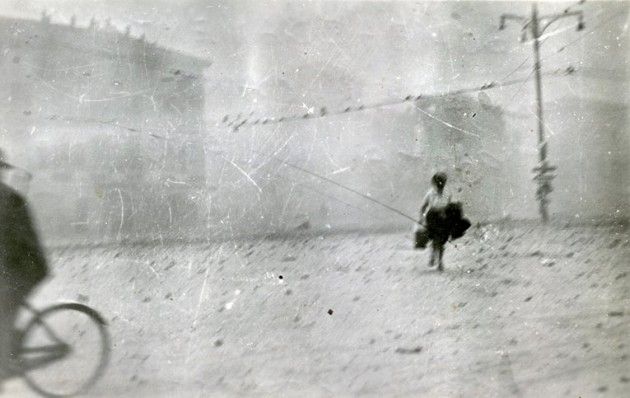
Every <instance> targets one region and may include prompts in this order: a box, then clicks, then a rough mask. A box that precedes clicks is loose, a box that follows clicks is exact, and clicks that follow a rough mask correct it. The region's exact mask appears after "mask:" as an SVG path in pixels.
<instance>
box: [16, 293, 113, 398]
mask: <svg viewBox="0 0 630 398" xmlns="http://www.w3.org/2000/svg"><path fill="white" fill-rule="evenodd" d="M61 311H77V312H80V313H82V314H83V315H85V316H87V317H88V318H89V319H90V320H91V321H92V323H93V324H94V325H95V326H96V328H97V330H98V332H99V335H100V350H99V351H100V352H99V354H100V359H99V362H98V365H97V367H96V368H95V370H94V372H93V374H92V375H91V376H90V377H89V378H87V380H86V381H85V382H84V383H82V384H81V386H80V387H79V388H77V389H76V390H75V391H72V392H69V393H54V392H50V391H47V389H46V387H45V386H42V385H40V384H39V383H38V382H37V380H35V379H34V378H33V377H32V375H30V370H28V369H26V370H25V371H24V372H23V373H22V377H23V378H24V380H25V382H26V384H27V385H28V386H29V387H30V388H31V389H32V390H33V391H35V392H36V393H38V394H40V395H42V396H44V397H49V398H61V397H71V396H76V395H79V394H82V393H85V392H86V391H87V390H89V389H90V388H91V387H92V386H94V384H95V383H96V382H97V381H98V380H99V379H100V378H101V376H103V373H104V372H105V369H106V367H107V365H108V363H109V357H110V350H111V344H110V337H109V332H108V330H107V322H106V321H105V319H104V318H103V317H102V316H101V315H100V314H99V313H98V312H97V311H96V310H94V309H93V308H91V307H88V306H87V305H84V304H79V303H60V304H55V305H52V306H50V307H47V308H44V309H43V310H42V311H39V312H38V313H37V314H36V315H35V316H34V317H33V318H31V319H30V320H29V322H28V323H27V324H26V326H25V327H24V329H23V331H22V333H21V335H22V338H21V341H25V340H26V339H27V338H28V336H29V333H31V332H32V331H33V330H34V329H35V328H36V327H37V326H38V325H40V324H41V323H44V324H46V323H45V318H46V317H48V316H50V315H52V314H54V313H58V312H61Z"/></svg>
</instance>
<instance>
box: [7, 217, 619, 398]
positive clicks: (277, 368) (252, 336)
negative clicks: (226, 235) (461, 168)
mask: <svg viewBox="0 0 630 398" xmlns="http://www.w3.org/2000/svg"><path fill="white" fill-rule="evenodd" d="M408 238H409V236H408V234H405V233H400V234H380V235H377V234H374V235H369V234H361V235H360V234H352V235H337V236H307V235H304V236H297V237H295V238H293V239H283V240H259V241H254V242H245V241H241V242H224V243H216V244H195V245H188V246H187V245H172V246H161V245H158V246H155V245H145V246H142V245H136V246H126V247H97V248H91V249H86V248H77V249H55V250H52V251H51V256H52V259H53V266H54V270H55V271H54V272H55V274H56V277H55V278H54V279H53V280H51V281H50V282H49V283H48V284H47V285H46V286H45V287H44V288H43V289H42V290H41V291H40V292H39V293H38V295H37V297H36V298H34V300H33V301H34V302H35V303H39V304H43V303H49V302H53V301H59V300H64V299H66V300H73V301H76V300H80V301H86V302H87V303H88V304H89V305H92V306H94V307H95V308H98V309H99V310H100V311H101V312H102V313H103V314H104V315H105V316H106V318H107V319H108V320H109V322H110V330H111V333H112V337H113V341H114V350H113V353H112V356H113V357H112V361H111V364H110V367H109V369H108V370H107V373H106V375H105V377H104V378H103V379H102V380H101V382H100V383H99V384H98V385H97V386H96V387H95V388H94V389H93V390H92V391H91V393H90V396H95V397H105V396H107V397H120V396H126V397H227V396H239V397H240V396H246V397H349V396H364V397H390V396H391V397H394V396H400V397H403V396H408V397H419V396H427V397H474V396H483V397H508V396H514V397H542V396H547V397H565V396H566V397H578V396H581V397H595V396H610V397H623V396H629V394H630V359H629V358H628V356H629V355H630V337H629V336H630V334H629V330H628V328H629V326H630V322H629V320H630V290H629V287H630V269H629V268H630V266H629V261H628V258H629V255H630V242H629V239H628V230H627V229H624V228H622V227H618V226H599V227H586V226H581V227H565V228H560V227H557V226H556V227H532V226H527V227H523V226H521V227H518V228H516V227H514V226H501V227H498V226H489V227H483V228H481V229H476V228H475V229H473V230H471V233H469V234H468V235H467V236H466V237H465V238H463V239H462V240H460V241H458V244H457V247H456V248H455V247H453V246H450V247H449V248H448V249H447V253H446V266H447V270H446V272H444V273H443V274H439V273H437V272H436V271H434V270H431V269H428V268H427V267H426V265H425V263H426V258H427V257H426V256H427V253H426V252H414V251H412V250H410V249H409V242H408ZM329 310H332V311H329ZM74 371H76V369H61V372H62V373H63V372H66V373H72V372H74ZM5 394H6V396H18V397H21V396H31V393H30V392H29V390H28V389H27V388H26V387H25V385H24V384H23V383H22V382H21V381H20V380H17V379H16V380H11V381H9V382H8V383H6V385H5Z"/></svg>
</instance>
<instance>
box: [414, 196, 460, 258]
mask: <svg viewBox="0 0 630 398" xmlns="http://www.w3.org/2000/svg"><path fill="white" fill-rule="evenodd" d="M470 226H471V224H470V221H469V220H468V219H466V218H465V217H464V210H463V206H462V204H461V203H460V202H451V203H449V204H448V205H446V206H445V207H435V208H432V209H430V210H429V211H428V213H427V215H426V217H425V223H424V224H418V225H417V227H416V230H415V237H414V238H415V245H414V246H415V248H416V249H424V248H426V247H427V244H428V243H429V241H434V242H436V243H439V244H442V245H443V244H445V243H446V242H447V241H449V239H450V240H455V239H459V238H461V237H462V236H464V234H465V233H466V230H468V228H470Z"/></svg>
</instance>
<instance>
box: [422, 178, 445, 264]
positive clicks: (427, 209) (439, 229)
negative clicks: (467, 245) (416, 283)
mask: <svg viewBox="0 0 630 398" xmlns="http://www.w3.org/2000/svg"><path fill="white" fill-rule="evenodd" d="M447 179H448V178H447V176H446V173H442V172H438V173H435V174H434V175H433V177H432V178H431V187H430V188H429V191H428V192H427V194H426V195H425V196H424V199H423V201H422V206H421V207H420V224H423V225H424V227H425V228H426V229H427V233H428V238H429V239H430V240H431V256H430V257H429V264H428V266H429V267H433V266H435V265H436V263H437V267H438V268H437V269H438V271H443V270H444V262H443V257H444V245H445V244H446V242H447V241H448V238H449V233H450V229H449V225H448V220H447V217H446V207H447V206H448V205H449V203H450V202H451V196H450V195H447V194H446V193H445V192H444V187H445V186H446V181H447Z"/></svg>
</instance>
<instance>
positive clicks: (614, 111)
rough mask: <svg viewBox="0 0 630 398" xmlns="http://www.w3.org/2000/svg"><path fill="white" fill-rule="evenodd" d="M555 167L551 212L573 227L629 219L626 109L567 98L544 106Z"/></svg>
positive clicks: (609, 103) (620, 105) (629, 150)
mask: <svg viewBox="0 0 630 398" xmlns="http://www.w3.org/2000/svg"><path fill="white" fill-rule="evenodd" d="M545 115H546V124H547V125H548V126H549V131H548V136H549V157H550V160H551V162H552V164H554V165H557V166H558V170H557V171H556V174H557V177H556V179H555V180H554V182H553V185H554V192H553V194H552V197H551V199H552V200H551V210H552V211H553V212H554V213H557V214H559V215H563V216H569V217H571V218H572V219H575V220H576V221H579V220H583V219H588V218H597V219H602V218H605V219H627V218H628V217H629V216H630V133H629V131H628V105H626V104H624V103H620V102H612V101H601V100H593V99H585V98H578V97H574V96H566V97H564V98H561V99H560V100H557V101H554V102H550V103H546V104H545Z"/></svg>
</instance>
